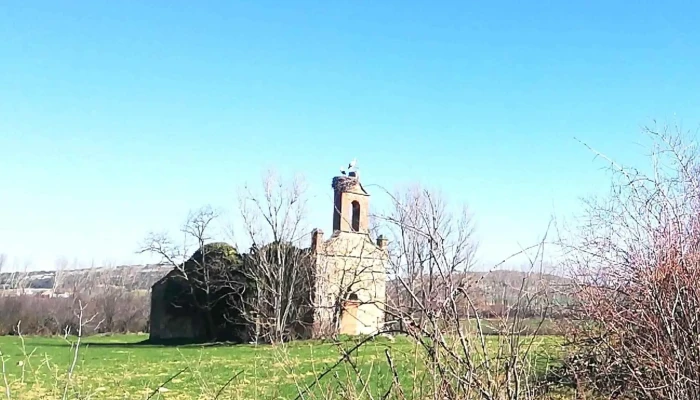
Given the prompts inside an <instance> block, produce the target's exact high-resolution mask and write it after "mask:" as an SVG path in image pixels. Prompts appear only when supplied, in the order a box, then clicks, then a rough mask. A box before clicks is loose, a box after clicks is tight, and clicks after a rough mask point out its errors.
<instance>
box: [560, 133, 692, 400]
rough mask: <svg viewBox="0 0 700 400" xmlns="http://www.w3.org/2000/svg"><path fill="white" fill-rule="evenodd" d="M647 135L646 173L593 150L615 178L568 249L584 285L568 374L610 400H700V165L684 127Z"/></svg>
mask: <svg viewBox="0 0 700 400" xmlns="http://www.w3.org/2000/svg"><path fill="white" fill-rule="evenodd" d="M644 132H645V133H646V135H647V137H648V138H650V139H651V141H652V145H653V147H652V152H651V157H650V161H651V163H650V164H651V165H650V166H649V167H648V168H645V170H646V171H647V172H646V173H644V172H642V171H641V170H639V169H635V168H630V167H626V166H623V165H619V164H618V163H616V162H615V161H613V160H612V159H610V158H608V157H606V156H604V155H602V154H600V153H598V152H596V151H595V150H593V149H592V148H591V150H592V151H594V152H595V153H596V154H597V155H598V156H600V157H602V158H603V159H605V160H606V161H607V163H608V165H609V167H610V171H611V173H612V178H613V179H612V186H611V191H610V194H609V195H607V196H603V197H601V198H598V199H592V200H590V201H588V202H587V203H586V209H585V214H584V218H583V219H582V221H583V223H582V224H581V225H580V226H579V227H578V230H576V231H574V232H572V234H571V235H570V237H565V238H564V240H563V241H562V244H563V246H564V247H565V248H566V249H567V250H568V263H567V264H568V267H569V269H570V271H571V273H572V275H573V276H574V277H575V278H576V282H577V284H578V287H577V293H576V294H577V296H576V300H577V303H576V305H577V309H576V311H577V313H576V314H575V320H574V321H573V322H574V323H573V329H572V331H571V339H572V342H573V343H574V344H575V345H576V346H575V348H576V349H578V352H577V353H576V355H575V356H574V357H572V358H571V359H570V360H569V362H568V364H567V368H568V370H567V371H566V373H567V374H568V375H569V377H571V378H572V379H573V380H574V381H575V382H576V384H577V385H578V386H579V388H580V389H581V390H584V389H590V390H593V391H595V392H598V393H602V394H604V395H606V396H610V395H611V396H616V397H620V398H635V399H661V398H663V399H700V381H699V380H698V371H700V341H699V340H700V339H699V336H698V330H699V329H700V320H698V310H700V289H698V285H697V282H698V280H699V279H700V261H699V260H700V178H699V175H698V172H700V163H699V161H700V159H699V158H698V152H697V148H696V147H695V146H694V143H691V142H689V141H688V140H687V139H688V137H687V136H686V133H685V132H683V131H681V130H680V128H678V127H675V128H671V127H668V126H665V127H662V128H661V129H659V130H657V129H656V128H645V129H644ZM589 148H590V147H589Z"/></svg>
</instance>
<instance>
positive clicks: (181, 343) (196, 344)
mask: <svg viewBox="0 0 700 400" xmlns="http://www.w3.org/2000/svg"><path fill="white" fill-rule="evenodd" d="M74 342H75V341H74V340H73V341H71V342H66V341H56V342H55V343H42V345H41V346H42V347H71V346H72V343H74ZM80 345H81V347H100V348H126V349H129V348H133V349H137V348H142V349H144V348H159V347H179V348H202V347H230V346H242V347H243V346H252V345H250V344H245V343H235V342H206V341H193V340H185V339H172V340H155V341H154V340H150V339H144V340H142V341H139V342H104V341H94V339H92V340H91V338H90V337H85V338H83V339H82V342H81V344H80Z"/></svg>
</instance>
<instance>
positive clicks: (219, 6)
mask: <svg viewBox="0 0 700 400" xmlns="http://www.w3.org/2000/svg"><path fill="white" fill-rule="evenodd" d="M61 3H62V4H59V2H49V1H46V2H43V1H23V2H19V1H13V2H10V1H8V2H3V5H2V6H1V7H0V152H1V155H0V221H1V224H2V225H1V227H0V253H6V254H8V255H9V256H10V258H11V266H12V265H14V266H15V267H18V266H23V265H25V264H29V265H30V267H31V268H51V267H53V265H54V261H55V260H56V259H57V258H59V257H65V258H67V259H69V260H73V259H77V260H79V262H80V263H89V262H90V261H94V262H95V263H97V264H100V263H104V262H111V263H128V262H138V261H142V260H143V259H142V258H139V257H137V255H136V254H135V253H134V252H135V250H136V249H137V248H138V244H139V242H140V240H141V239H142V238H143V237H144V236H145V235H146V233H147V232H148V231H150V230H173V231H174V230H175V229H177V227H178V225H179V224H180V223H181V222H182V221H183V219H184V218H185V216H186V214H187V212H188V211H189V210H190V209H192V208H196V207H199V206H201V205H203V204H212V205H214V206H216V207H222V208H224V209H227V210H229V211H230V212H234V210H235V205H236V200H235V195H236V187H237V186H239V185H241V184H242V183H243V182H244V181H253V182H254V181H256V180H257V179H258V177H259V176H260V174H261V173H262V172H263V171H264V170H265V169H267V168H271V167H272V168H275V169H277V170H278V171H280V172H281V173H282V174H291V173H302V174H303V175H304V176H305V178H306V181H307V183H308V185H309V195H310V198H311V200H310V204H309V206H310V208H311V212H310V215H309V220H310V225H312V226H320V227H322V228H324V229H325V230H326V231H327V232H328V231H329V230H330V224H331V216H330V211H331V207H330V206H329V204H328V202H329V200H330V196H331V193H330V190H331V189H330V180H331V178H332V176H333V175H334V174H336V173H337V171H338V167H339V166H340V165H341V164H343V163H345V162H347V161H348V160H350V159H352V158H353V157H357V159H358V164H359V165H360V167H361V169H362V176H363V182H365V183H368V184H370V183H371V184H380V185H383V186H386V187H388V188H390V189H391V188H394V187H395V186H396V185H400V184H403V183H409V182H422V183H424V184H427V185H429V186H431V187H434V188H439V189H440V190H442V191H443V192H444V193H445V195H446V196H447V197H448V199H449V200H450V201H451V202H452V203H461V202H467V203H468V204H469V205H470V207H471V209H472V211H473V213H474V216H475V219H476V223H477V229H478V235H479V240H480V242H481V254H480V259H481V260H482V261H483V262H493V261H497V260H499V259H501V258H502V257H503V256H504V255H506V254H508V253H511V252H513V251H514V250H517V248H518V246H519V243H520V244H522V245H527V244H530V243H532V242H533V241H535V240H537V239H538V238H539V237H540V236H541V235H542V234H543V232H544V229H545V228H546V226H547V223H548V221H549V218H550V216H551V215H552V213H556V214H557V215H563V216H566V215H570V214H571V213H574V212H576V211H577V210H578V209H579V207H580V202H579V200H578V198H579V196H583V195H587V194H590V193H595V192H598V191H600V190H604V189H605V188H606V177H605V175H604V174H603V173H602V172H601V171H600V167H601V166H602V164H601V163H600V161H594V160H593V157H592V154H591V153H590V152H588V151H587V150H586V149H585V148H584V147H583V146H582V145H581V144H580V143H578V142H577V141H575V140H574V137H578V138H580V139H581V140H584V141H586V142H588V143H590V144H591V145H593V146H594V147H596V148H598V149H600V150H601V151H604V152H606V153H608V154H610V155H612V156H614V157H615V158H617V159H620V160H622V161H626V162H634V163H637V162H643V161H644V160H643V159H642V158H641V157H640V156H643V155H644V149H643V148H641V147H639V146H637V145H635V143H637V142H639V141H640V139H641V135H640V126H642V125H644V124H648V123H650V121H651V120H652V119H654V118H656V119H659V120H661V121H669V120H672V121H678V122H681V123H682V124H683V125H684V126H685V127H687V128H695V126H696V124H697V122H698V121H697V112H698V107H699V106H700V96H698V93H700V80H699V79H698V78H697V71H698V70H700V49H698V46H699V43H700V28H699V27H698V25H697V21H696V16H697V15H698V13H699V12H700V9H699V8H700V6H698V5H697V4H694V3H693V2H687V3H685V4H681V3H672V2H667V3H665V4H662V3H660V2H658V3H657V2H655V3H653V4H652V2H644V3H643V4H642V3H638V4H635V5H632V4H631V3H629V2H614V1H589V2H585V4H584V3H580V4H574V3H573V2H503V1H495V2H461V1H444V2H420V3H419V2H405V1H401V2H399V1H384V2H376V1H375V2H369V1H368V2H363V1H352V2H351V1H337V2H312V1H289V2H266V1H255V2H238V1H221V2H217V1H208V2H200V3H197V2H190V1H168V2H165V1H151V2H136V1H123V2H121V1H120V2H88V1H71V2H61ZM146 3H148V4H146ZM204 3H206V4H204ZM373 201H374V203H373V204H382V203H383V202H384V201H385V200H382V199H381V194H375V199H374V200H373Z"/></svg>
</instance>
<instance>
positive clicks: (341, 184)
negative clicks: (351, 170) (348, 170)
mask: <svg viewBox="0 0 700 400" xmlns="http://www.w3.org/2000/svg"><path fill="white" fill-rule="evenodd" d="M357 183H358V178H357V177H356V176H346V175H344V176H336V177H334V178H333V185H332V186H333V189H334V190H339V191H341V192H345V191H348V190H350V189H352V188H353V187H354V186H355V185H357Z"/></svg>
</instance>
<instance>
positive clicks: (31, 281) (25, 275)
mask: <svg viewBox="0 0 700 400" xmlns="http://www.w3.org/2000/svg"><path fill="white" fill-rule="evenodd" d="M171 269H172V268H171V267H169V266H167V265H160V264H149V265H123V266H117V267H101V268H87V269H71V270H60V271H31V272H5V273H0V289H5V290H7V289H19V288H24V289H35V290H41V289H47V290H48V289H53V288H54V287H55V288H56V289H57V291H71V289H72V288H74V287H76V285H79V286H85V285H87V286H94V285H98V286H99V285H102V286H104V285H106V286H118V287H125V288H128V289H130V290H147V289H150V287H151V286H152V285H153V284H154V283H155V282H156V281H157V280H159V279H160V278H162V277H163V276H165V274H167V273H168V272H170V270H171Z"/></svg>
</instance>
